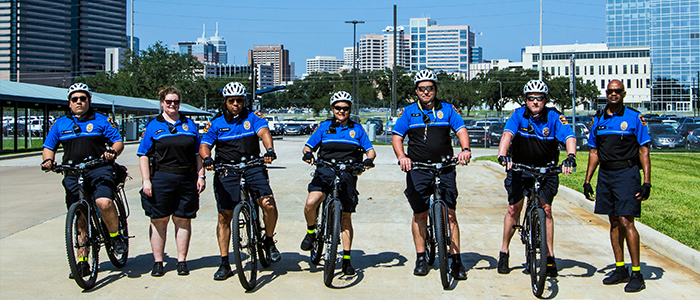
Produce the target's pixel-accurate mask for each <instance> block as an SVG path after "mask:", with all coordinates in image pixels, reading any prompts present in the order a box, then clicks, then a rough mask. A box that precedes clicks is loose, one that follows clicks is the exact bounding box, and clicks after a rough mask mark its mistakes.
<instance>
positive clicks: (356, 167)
mask: <svg viewBox="0 0 700 300" xmlns="http://www.w3.org/2000/svg"><path fill="white" fill-rule="evenodd" d="M314 165H316V167H319V166H326V167H329V168H331V169H333V170H334V171H336V172H337V171H344V172H350V173H352V174H355V175H360V174H362V172H364V171H365V166H364V165H363V164H362V163H361V162H353V161H348V162H336V161H335V160H331V161H327V160H323V159H320V158H319V159H317V160H315V161H314Z"/></svg>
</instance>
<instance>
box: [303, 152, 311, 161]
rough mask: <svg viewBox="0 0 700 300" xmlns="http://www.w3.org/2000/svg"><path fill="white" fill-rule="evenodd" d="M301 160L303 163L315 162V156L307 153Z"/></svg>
mask: <svg viewBox="0 0 700 300" xmlns="http://www.w3.org/2000/svg"><path fill="white" fill-rule="evenodd" d="M301 160H303V161H311V160H314V154H313V153H312V152H305V153H304V157H302V158H301Z"/></svg>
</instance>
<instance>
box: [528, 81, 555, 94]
mask: <svg viewBox="0 0 700 300" xmlns="http://www.w3.org/2000/svg"><path fill="white" fill-rule="evenodd" d="M523 93H524V94H525V95H527V94H529V93H542V94H548V93H549V88H548V87H547V85H546V84H545V83H544V81H542V80H537V79H533V80H530V81H528V82H527V84H525V87H524V88H523Z"/></svg>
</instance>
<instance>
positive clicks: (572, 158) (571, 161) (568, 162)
mask: <svg viewBox="0 0 700 300" xmlns="http://www.w3.org/2000/svg"><path fill="white" fill-rule="evenodd" d="M562 165H564V166H565V167H569V168H574V167H576V154H573V153H569V155H567V156H566V159H564V161H563V162H562Z"/></svg>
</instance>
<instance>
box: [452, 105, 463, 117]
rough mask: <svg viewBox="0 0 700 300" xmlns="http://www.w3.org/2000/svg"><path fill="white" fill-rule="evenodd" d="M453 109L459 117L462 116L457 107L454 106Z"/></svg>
mask: <svg viewBox="0 0 700 300" xmlns="http://www.w3.org/2000/svg"><path fill="white" fill-rule="evenodd" d="M452 109H454V110H455V112H456V113H457V114H458V115H461V114H462V113H461V112H459V109H457V106H455V105H452Z"/></svg>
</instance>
